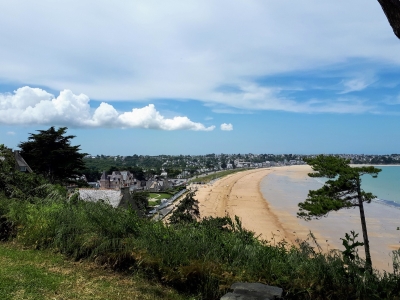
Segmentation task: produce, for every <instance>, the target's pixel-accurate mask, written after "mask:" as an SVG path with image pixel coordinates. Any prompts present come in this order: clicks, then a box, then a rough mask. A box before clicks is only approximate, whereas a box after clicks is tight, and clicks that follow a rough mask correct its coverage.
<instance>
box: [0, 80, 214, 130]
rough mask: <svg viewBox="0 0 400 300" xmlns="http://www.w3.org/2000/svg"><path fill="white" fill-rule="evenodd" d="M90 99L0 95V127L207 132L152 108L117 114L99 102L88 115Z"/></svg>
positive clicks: (35, 92) (37, 92) (38, 93)
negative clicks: (43, 126) (163, 114)
mask: <svg viewBox="0 0 400 300" xmlns="http://www.w3.org/2000/svg"><path fill="white" fill-rule="evenodd" d="M89 102H90V99H89V97H87V96H86V95H84V94H80V95H75V94H74V93H72V91H70V90H63V91H61V92H60V95H59V96H58V97H56V98H55V97H54V96H53V95H51V94H49V93H47V92H46V91H44V90H42V89H38V88H31V87H28V86H25V87H22V88H19V89H17V90H16V91H14V93H13V94H10V93H7V94H0V124H8V125H20V124H23V125H31V124H38V125H39V124H40V125H62V126H64V125H65V126H73V127H119V128H150V129H160V130H195V131H211V130H213V129H214V128H215V126H209V127H206V126H204V125H203V124H201V123H196V122H193V121H191V120H190V119H189V118H187V117H182V116H176V117H173V118H165V117H164V116H162V115H161V114H160V112H158V111H157V110H156V108H155V106H154V105H153V104H149V105H147V106H145V107H143V108H134V109H132V111H130V112H122V113H118V112H117V110H116V109H115V108H114V107H113V106H112V105H110V104H108V103H105V102H102V103H101V104H100V106H99V107H98V108H96V110H95V111H94V112H93V113H91V108H90V105H89Z"/></svg>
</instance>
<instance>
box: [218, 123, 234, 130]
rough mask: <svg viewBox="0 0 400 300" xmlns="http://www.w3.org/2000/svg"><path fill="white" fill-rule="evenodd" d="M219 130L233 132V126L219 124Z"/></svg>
mask: <svg viewBox="0 0 400 300" xmlns="http://www.w3.org/2000/svg"><path fill="white" fill-rule="evenodd" d="M221 130H224V131H231V130H233V125H232V124H231V123H229V124H227V123H222V124H221Z"/></svg>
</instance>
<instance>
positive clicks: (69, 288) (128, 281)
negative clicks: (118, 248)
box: [0, 242, 188, 300]
mask: <svg viewBox="0 0 400 300" xmlns="http://www.w3.org/2000/svg"><path fill="white" fill-rule="evenodd" d="M0 264H1V268H0V299H2V300H12V299H43V300H47V299H79V300H92V299H98V300H100V299H104V300H105V299H153V300H158V299H175V300H177V299H182V300H183V299H185V300H186V299H188V298H187V297H185V296H184V295H179V294H178V293H177V292H175V291H173V290H172V289H171V288H167V287H164V286H162V285H160V284H159V283H157V282H154V281H149V280H147V279H145V278H143V277H142V276H141V274H140V273H136V272H126V273H125V274H123V273H121V274H120V273H117V272H113V271H112V270H110V269H104V268H99V267H98V266H97V265H96V264H94V263H92V262H72V261H68V260H65V258H64V257H63V256H62V255H60V254H57V253H52V252H51V251H49V250H45V251H35V250H31V249H23V247H21V246H20V245H19V244H18V243H13V242H9V243H1V244H0Z"/></svg>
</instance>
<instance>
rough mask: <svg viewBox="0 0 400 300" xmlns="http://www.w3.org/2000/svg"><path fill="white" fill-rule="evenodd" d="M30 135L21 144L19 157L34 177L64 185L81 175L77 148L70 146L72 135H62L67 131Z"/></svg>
mask: <svg viewBox="0 0 400 300" xmlns="http://www.w3.org/2000/svg"><path fill="white" fill-rule="evenodd" d="M38 132H39V133H37V134H34V133H31V134H30V137H29V138H28V141H26V142H21V143H20V144H19V145H18V146H19V147H20V148H21V155H22V156H23V157H24V159H25V160H26V161H27V163H28V164H29V166H30V167H31V168H32V169H33V171H34V172H35V173H38V174H42V175H43V176H44V177H46V178H47V179H48V180H49V181H50V182H52V183H55V182H60V183H61V182H67V181H68V180H69V178H72V177H74V176H76V175H79V174H81V173H82V170H83V169H84V168H85V163H84V162H83V157H84V156H85V155H86V153H79V150H80V149H79V147H80V145H78V146H71V139H73V138H74V137H75V136H74V135H65V134H66V132H67V127H60V128H59V129H57V130H56V129H55V128H54V127H53V126H52V127H50V128H49V129H47V130H38Z"/></svg>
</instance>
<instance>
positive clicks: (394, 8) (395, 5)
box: [378, 0, 400, 39]
mask: <svg viewBox="0 0 400 300" xmlns="http://www.w3.org/2000/svg"><path fill="white" fill-rule="evenodd" d="M378 2H379V4H380V5H381V6H382V9H383V12H384V13H385V15H386V17H387V19H388V21H389V24H390V26H392V28H393V32H394V34H395V35H396V36H397V37H398V38H399V39H400V0H378Z"/></svg>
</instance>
